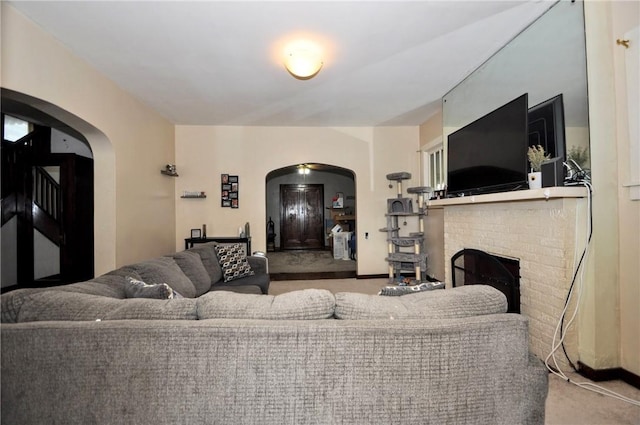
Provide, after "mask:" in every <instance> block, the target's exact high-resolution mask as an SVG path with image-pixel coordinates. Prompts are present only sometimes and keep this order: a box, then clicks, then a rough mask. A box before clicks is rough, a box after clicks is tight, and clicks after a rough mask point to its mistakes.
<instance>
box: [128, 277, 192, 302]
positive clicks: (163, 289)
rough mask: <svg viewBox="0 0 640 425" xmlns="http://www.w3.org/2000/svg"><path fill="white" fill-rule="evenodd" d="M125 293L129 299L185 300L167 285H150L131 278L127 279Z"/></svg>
mask: <svg viewBox="0 0 640 425" xmlns="http://www.w3.org/2000/svg"><path fill="white" fill-rule="evenodd" d="M124 291H125V293H126V294H127V298H153V299H157V300H171V299H173V298H183V297H182V295H180V294H179V293H178V292H176V291H174V290H173V289H172V288H171V287H170V286H169V285H167V284H166V283H154V284H151V285H150V284H148V283H145V282H143V281H141V280H138V279H134V278H132V277H131V276H129V277H128V278H127V283H126V284H125V287H124Z"/></svg>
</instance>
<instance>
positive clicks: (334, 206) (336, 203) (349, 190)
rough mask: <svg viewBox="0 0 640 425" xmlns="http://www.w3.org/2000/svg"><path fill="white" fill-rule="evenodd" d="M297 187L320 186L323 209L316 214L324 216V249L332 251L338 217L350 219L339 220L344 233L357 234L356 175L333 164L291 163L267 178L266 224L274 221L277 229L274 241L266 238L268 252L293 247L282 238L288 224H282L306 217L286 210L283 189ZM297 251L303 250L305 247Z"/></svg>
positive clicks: (269, 174) (271, 173) (322, 224)
mask: <svg viewBox="0 0 640 425" xmlns="http://www.w3.org/2000/svg"><path fill="white" fill-rule="evenodd" d="M295 186H320V187H321V191H322V195H321V197H322V199H321V202H320V205H321V209H320V211H318V212H317V213H318V214H320V216H321V217H322V220H321V226H322V246H321V248H322V249H330V248H331V245H332V241H331V239H330V238H331V229H332V228H333V227H334V226H335V224H336V223H337V222H338V220H339V219H338V217H339V216H343V217H349V220H340V223H341V224H342V227H343V229H344V230H345V231H352V232H353V231H355V224H356V220H355V216H356V184H355V173H354V172H353V171H352V170H349V169H347V168H343V167H339V166H336V165H332V164H320V163H312V162H310V163H303V164H291V165H288V166H285V167H282V168H278V169H275V170H272V171H270V172H269V173H267V175H266V178H265V198H266V199H265V206H266V208H265V210H266V218H265V220H266V223H269V222H270V221H271V222H273V228H274V230H275V237H274V238H272V241H270V240H269V237H268V236H267V250H283V249H288V248H290V247H288V246H287V241H284V240H283V239H282V233H283V232H285V233H286V230H285V229H284V227H285V226H286V225H287V224H286V223H285V222H283V221H290V220H296V219H298V218H300V217H299V216H300V215H302V216H304V214H305V213H303V214H297V212H298V211H297V210H295V209H294V210H292V211H289V212H287V211H283V208H285V207H284V204H285V203H286V200H285V199H283V195H282V193H283V190H285V189H286V188H287V187H295ZM314 196H315V195H314ZM314 214H316V213H314ZM283 217H285V219H283ZM302 218H304V217H302ZM303 226H304V224H303ZM296 248H300V249H304V248H305V246H304V245H303V246H301V247H296ZM314 248H316V247H314ZM294 249H295V248H294Z"/></svg>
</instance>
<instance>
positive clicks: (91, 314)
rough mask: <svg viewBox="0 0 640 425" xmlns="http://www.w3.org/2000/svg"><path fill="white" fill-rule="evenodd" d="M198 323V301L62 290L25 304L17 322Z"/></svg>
mask: <svg viewBox="0 0 640 425" xmlns="http://www.w3.org/2000/svg"><path fill="white" fill-rule="evenodd" d="M125 319H139V320H195V319H197V315H196V299H193V298H181V299H172V300H151V299H145V298H132V299H124V300H120V299H114V298H108V297H101V296H98V295H89V294H80V293H73V292H63V291H46V292H39V293H35V294H32V295H31V296H29V297H27V299H25V300H24V302H23V303H22V307H21V308H20V311H19V313H18V318H17V322H35V321H47V320H69V321H87V320H88V321H94V320H125Z"/></svg>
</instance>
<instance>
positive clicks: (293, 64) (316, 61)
mask: <svg viewBox="0 0 640 425" xmlns="http://www.w3.org/2000/svg"><path fill="white" fill-rule="evenodd" d="M284 53H285V57H284V66H285V67H286V68H287V71H289V73H290V74H291V75H293V76H294V77H295V78H297V79H299V80H309V79H311V78H313V77H315V76H316V75H317V74H318V72H320V69H321V68H322V65H323V62H322V52H321V50H320V47H319V46H318V45H317V44H315V43H313V42H311V41H309V40H296V41H293V42H291V43H289V44H288V45H287V46H286V47H285V52H284Z"/></svg>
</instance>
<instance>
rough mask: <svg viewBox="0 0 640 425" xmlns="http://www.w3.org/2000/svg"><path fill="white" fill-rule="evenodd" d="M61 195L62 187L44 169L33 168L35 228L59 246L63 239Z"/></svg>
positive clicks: (33, 214)
mask: <svg viewBox="0 0 640 425" xmlns="http://www.w3.org/2000/svg"><path fill="white" fill-rule="evenodd" d="M60 194H61V190H60V185H59V184H58V183H57V182H56V181H55V180H54V179H53V178H52V177H51V175H50V174H49V173H48V172H47V171H46V170H45V169H44V168H42V167H37V166H36V167H33V196H32V201H33V202H32V216H33V227H34V229H36V230H38V231H39V232H40V233H42V234H43V235H44V236H46V237H47V239H49V240H50V241H51V242H53V243H54V244H56V245H57V246H60V244H61V243H62V240H61V239H62V238H63V232H62V223H61V212H62V207H61V205H62V204H61V199H60Z"/></svg>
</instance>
